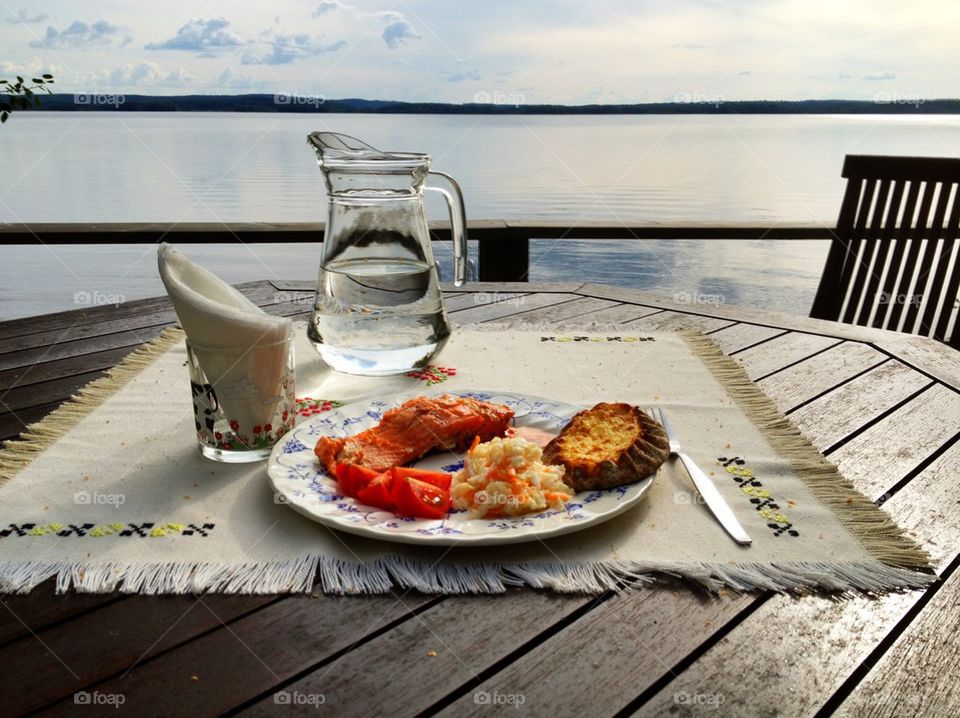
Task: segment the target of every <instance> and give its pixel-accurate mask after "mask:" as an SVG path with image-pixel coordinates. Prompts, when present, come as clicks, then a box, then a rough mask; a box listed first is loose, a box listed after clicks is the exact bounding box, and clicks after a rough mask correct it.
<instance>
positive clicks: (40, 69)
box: [0, 57, 63, 80]
mask: <svg viewBox="0 0 960 718" xmlns="http://www.w3.org/2000/svg"><path fill="white" fill-rule="evenodd" d="M45 72H48V73H50V74H51V75H53V76H54V77H55V78H56V79H57V80H59V79H60V76H61V75H62V74H63V69H62V68H61V67H60V66H59V65H51V64H50V63H49V62H44V61H43V60H41V59H40V58H39V57H35V58H33V60H31V61H30V62H27V63H22V62H20V63H17V62H0V76H2V77H9V76H10V75H22V76H23V77H27V76H29V77H40V75H42V74H43V73H45Z"/></svg>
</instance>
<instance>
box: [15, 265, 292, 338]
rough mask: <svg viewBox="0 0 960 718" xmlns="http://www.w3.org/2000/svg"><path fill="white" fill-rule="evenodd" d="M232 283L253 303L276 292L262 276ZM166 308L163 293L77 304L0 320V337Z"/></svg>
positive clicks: (269, 299) (262, 301)
mask: <svg viewBox="0 0 960 718" xmlns="http://www.w3.org/2000/svg"><path fill="white" fill-rule="evenodd" d="M234 286H235V287H236V288H237V289H238V290H240V291H241V292H242V293H243V294H244V295H245V296H246V297H247V298H248V299H249V300H250V301H252V302H254V303H255V304H270V303H273V302H275V301H276V300H275V299H272V297H273V296H274V295H275V294H276V289H275V288H274V287H273V285H271V284H270V283H269V282H267V281H265V280H257V281H255V282H245V283H243V284H236V285H234ZM168 309H170V300H169V299H168V298H167V297H166V296H161V297H152V298H150V299H136V300H131V301H129V302H124V303H122V304H120V305H119V306H116V307H114V306H112V305H99V306H93V307H78V308H77V309H72V310H68V311H65V312H56V313H54V314H42V315H38V316H35V317H24V318H22V319H11V320H8V321H5V322H0V340H4V341H6V340H8V339H10V338H11V337H16V336H25V335H30V334H36V333H38V332H49V331H55V330H62V329H67V328H69V327H74V326H81V325H91V326H96V325H99V324H102V323H104V322H110V321H114V320H118V319H124V318H127V319H129V318H131V317H136V316H138V315H149V314H151V313H154V312H162V311H165V310H168Z"/></svg>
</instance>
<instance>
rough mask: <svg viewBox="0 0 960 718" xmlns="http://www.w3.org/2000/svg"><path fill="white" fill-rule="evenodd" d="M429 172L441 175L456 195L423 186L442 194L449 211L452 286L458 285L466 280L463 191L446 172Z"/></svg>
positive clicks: (461, 284) (465, 211) (439, 188)
mask: <svg viewBox="0 0 960 718" xmlns="http://www.w3.org/2000/svg"><path fill="white" fill-rule="evenodd" d="M430 174H432V175H437V176H439V177H443V178H444V179H445V180H446V181H447V182H449V183H450V186H451V187H452V188H453V193H454V194H455V195H456V200H454V197H453V195H451V194H450V193H449V192H447V190H445V189H442V188H441V187H424V189H427V190H430V191H431V192H437V193H438V194H440V195H443V198H444V200H446V202H447V211H449V213H450V234H451V236H452V237H453V275H454V276H453V286H455V287H460V286H463V283H464V282H465V281H466V280H467V254H468V251H469V250H468V248H467V209H466V205H465V204H464V202H463V192H461V191H460V185H459V184H457V181H456V180H455V179H454V178H453V177H451V176H450V175H448V174H447V173H446V172H436V171H434V170H430Z"/></svg>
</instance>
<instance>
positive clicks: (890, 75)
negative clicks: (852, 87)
mask: <svg viewBox="0 0 960 718" xmlns="http://www.w3.org/2000/svg"><path fill="white" fill-rule="evenodd" d="M860 77H861V78H862V79H864V80H868V81H869V82H876V81H878V80H896V79H897V73H895V72H890V71H889V70H886V71H885V72H866V73H864V74H863V75H861V76H860Z"/></svg>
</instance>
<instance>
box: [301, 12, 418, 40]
mask: <svg viewBox="0 0 960 718" xmlns="http://www.w3.org/2000/svg"><path fill="white" fill-rule="evenodd" d="M333 12H343V13H348V14H350V15H353V16H354V18H356V19H358V20H360V21H362V22H370V21H371V20H374V21H376V22H382V23H386V27H385V28H384V29H383V34H382V35H381V37H382V38H383V41H384V42H385V43H386V45H387V47H389V48H390V49H391V50H396V49H397V48H398V47H401V46H402V45H405V44H407V43H408V42H410V41H411V40H419V39H420V36H419V35H418V34H417V32H416V31H415V30H414V29H413V25H411V24H410V23H409V21H408V20H407V19H406V18H405V17H404V16H403V14H402V13H399V12H397V11H396V10H378V11H375V12H368V11H366V10H361V9H360V8H357V7H355V6H353V5H348V4H347V3H345V2H340V0H321V2H320V3H318V4H317V6H316V7H315V8H314V9H313V15H314V17H321V16H323V15H328V14H330V13H333Z"/></svg>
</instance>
